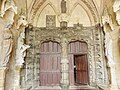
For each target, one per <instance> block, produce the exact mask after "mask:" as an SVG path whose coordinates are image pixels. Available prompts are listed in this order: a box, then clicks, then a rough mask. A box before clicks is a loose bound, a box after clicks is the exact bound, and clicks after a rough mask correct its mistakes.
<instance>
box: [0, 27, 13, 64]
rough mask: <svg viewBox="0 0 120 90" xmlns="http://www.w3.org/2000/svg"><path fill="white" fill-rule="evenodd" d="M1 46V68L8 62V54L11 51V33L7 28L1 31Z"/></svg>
mask: <svg viewBox="0 0 120 90" xmlns="http://www.w3.org/2000/svg"><path fill="white" fill-rule="evenodd" d="M1 43H2V45H1V52H2V53H1V54H0V56H1V64H2V65H1V66H6V65H7V63H8V62H9V58H10V54H11V51H12V43H13V40H12V33H11V31H10V30H9V28H5V30H4V31H3V40H2V42H1Z"/></svg>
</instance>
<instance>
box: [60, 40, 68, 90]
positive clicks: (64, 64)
mask: <svg viewBox="0 0 120 90" xmlns="http://www.w3.org/2000/svg"><path fill="white" fill-rule="evenodd" d="M61 45H62V57H61V81H60V85H61V87H62V89H64V90H66V89H68V88H69V76H68V74H69V72H68V69H69V67H68V64H69V61H68V58H67V57H68V54H67V40H66V38H63V40H62V43H61Z"/></svg>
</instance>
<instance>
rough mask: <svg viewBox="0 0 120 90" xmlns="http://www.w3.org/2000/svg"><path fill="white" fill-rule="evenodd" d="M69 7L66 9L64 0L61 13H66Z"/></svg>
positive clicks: (63, 0)
mask: <svg viewBox="0 0 120 90" xmlns="http://www.w3.org/2000/svg"><path fill="white" fill-rule="evenodd" d="M66 11H67V7H66V1H65V0H62V1H61V13H66Z"/></svg>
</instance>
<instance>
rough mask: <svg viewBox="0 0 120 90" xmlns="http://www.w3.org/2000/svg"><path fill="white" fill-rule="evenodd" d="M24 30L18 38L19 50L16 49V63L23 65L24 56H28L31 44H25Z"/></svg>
mask: <svg viewBox="0 0 120 90" xmlns="http://www.w3.org/2000/svg"><path fill="white" fill-rule="evenodd" d="M24 34H25V33H24V31H23V32H22V33H21V34H20V37H19V38H18V43H17V50H16V65H23V63H24V57H25V56H26V52H25V51H26V50H27V49H28V48H30V46H29V45H26V44H24V39H25V35H24Z"/></svg>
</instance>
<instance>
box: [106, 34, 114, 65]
mask: <svg viewBox="0 0 120 90" xmlns="http://www.w3.org/2000/svg"><path fill="white" fill-rule="evenodd" d="M112 48H113V47H112V38H111V36H110V33H109V32H106V33H105V55H106V57H107V60H108V65H111V64H112V65H114V60H113V53H112Z"/></svg>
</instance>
